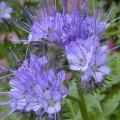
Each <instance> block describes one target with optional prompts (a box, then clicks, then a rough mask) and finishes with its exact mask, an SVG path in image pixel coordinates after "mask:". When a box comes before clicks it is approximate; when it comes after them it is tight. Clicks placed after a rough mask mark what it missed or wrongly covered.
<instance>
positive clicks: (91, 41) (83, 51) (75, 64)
mask: <svg viewBox="0 0 120 120" xmlns="http://www.w3.org/2000/svg"><path fill="white" fill-rule="evenodd" d="M99 45H100V44H99V42H98V37H97V36H92V37H89V38H88V39H86V40H81V39H78V40H77V41H71V42H70V43H69V44H68V45H66V46H65V54H66V56H67V60H68V61H69V63H70V69H71V70H81V71H85V70H86V69H87V68H88V65H89V63H90V60H91V58H92V55H93V52H94V50H95V48H96V47H98V46H99Z"/></svg>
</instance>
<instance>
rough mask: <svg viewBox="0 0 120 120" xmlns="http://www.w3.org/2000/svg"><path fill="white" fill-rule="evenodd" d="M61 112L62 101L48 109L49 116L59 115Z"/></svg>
mask: <svg viewBox="0 0 120 120" xmlns="http://www.w3.org/2000/svg"><path fill="white" fill-rule="evenodd" d="M60 110H61V103H60V101H58V102H56V103H55V105H54V106H50V107H48V109H47V110H46V112H47V113H49V114H54V113H57V112H59V111H60Z"/></svg>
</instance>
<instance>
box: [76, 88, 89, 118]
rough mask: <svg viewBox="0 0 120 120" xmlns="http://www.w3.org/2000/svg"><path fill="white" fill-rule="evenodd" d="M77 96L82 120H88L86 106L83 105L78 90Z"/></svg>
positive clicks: (83, 101) (82, 98) (81, 95)
mask: <svg viewBox="0 0 120 120" xmlns="http://www.w3.org/2000/svg"><path fill="white" fill-rule="evenodd" d="M78 95H79V106H80V111H81V115H82V119H83V120H89V116H88V112H87V108H86V104H85V99H84V96H83V94H82V92H81V91H80V90H79V89H78Z"/></svg>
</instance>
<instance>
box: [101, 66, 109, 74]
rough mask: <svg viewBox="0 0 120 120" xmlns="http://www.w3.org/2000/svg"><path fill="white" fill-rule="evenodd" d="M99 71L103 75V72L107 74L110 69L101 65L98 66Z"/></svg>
mask: <svg viewBox="0 0 120 120" xmlns="http://www.w3.org/2000/svg"><path fill="white" fill-rule="evenodd" d="M99 71H100V72H102V73H103V75H105V74H109V73H110V71H111V70H110V68H109V67H108V66H107V65H103V66H101V67H100V68H99Z"/></svg>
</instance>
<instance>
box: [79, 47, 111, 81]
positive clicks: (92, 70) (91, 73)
mask: <svg viewBox="0 0 120 120" xmlns="http://www.w3.org/2000/svg"><path fill="white" fill-rule="evenodd" d="M107 51H108V48H107V46H101V47H100V48H98V49H97V50H96V52H95V53H94V54H93V55H92V59H91V61H90V63H89V67H88V68H87V69H86V71H84V75H83V76H82V77H81V80H82V81H83V82H85V83H88V82H89V81H90V80H91V77H93V78H94V80H95V83H100V82H103V79H104V78H103V76H104V75H109V73H110V71H111V70H110V68H109V67H108V66H107V65H106V64H107V55H106V52H107Z"/></svg>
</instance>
